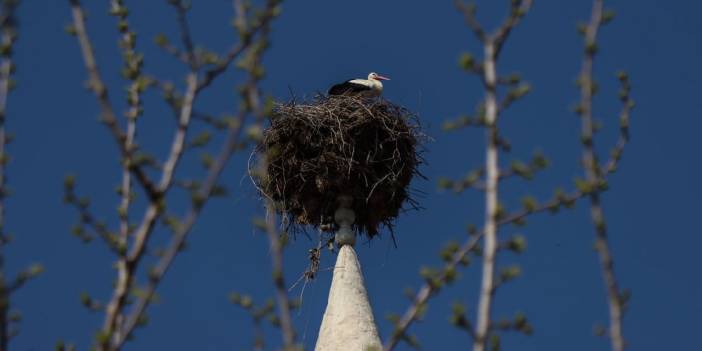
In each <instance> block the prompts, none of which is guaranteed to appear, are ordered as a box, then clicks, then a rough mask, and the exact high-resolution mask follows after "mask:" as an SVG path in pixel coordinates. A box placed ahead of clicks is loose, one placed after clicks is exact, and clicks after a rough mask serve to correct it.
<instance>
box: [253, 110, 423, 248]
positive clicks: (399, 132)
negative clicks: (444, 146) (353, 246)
mask: <svg viewBox="0 0 702 351" xmlns="http://www.w3.org/2000/svg"><path fill="white" fill-rule="evenodd" d="M423 139H424V136H423V134H422V133H421V131H420V129H419V124H418V122H417V118H416V116H415V115H414V114H413V113H412V112H410V111H409V110H407V109H405V108H403V107H401V106H398V105H395V104H393V103H391V102H389V101H387V100H384V99H381V98H364V97H359V96H330V97H325V96H318V97H316V98H314V99H313V100H312V101H308V102H302V103H298V102H295V101H292V102H289V103H287V104H279V105H277V106H276V107H275V109H274V111H273V113H272V115H271V125H270V127H269V128H268V129H267V130H266V131H265V132H264V134H263V141H262V142H261V144H260V145H259V147H258V149H257V152H258V154H259V157H260V156H264V157H262V160H265V166H266V167H265V170H264V173H265V174H262V175H261V176H260V177H259V178H258V184H257V185H258V187H259V189H260V191H261V192H262V193H263V195H264V196H267V197H268V198H270V199H272V200H273V201H274V202H275V204H276V207H277V210H278V211H279V212H280V213H282V214H283V215H284V216H287V218H288V219H289V220H290V223H291V224H292V225H297V226H298V227H299V226H304V225H311V226H313V227H315V228H321V229H322V230H326V231H329V230H332V229H336V228H335V224H334V220H333V218H334V212H335V211H336V209H337V205H338V204H337V199H338V198H339V196H340V195H349V196H351V197H352V198H353V205H352V207H353V210H354V212H355V214H356V222H355V223H354V226H355V229H356V230H357V232H358V233H359V234H360V233H366V234H367V235H368V236H369V237H370V238H372V237H373V236H374V235H376V234H378V231H379V228H380V226H381V225H384V226H385V227H386V228H388V229H389V230H390V231H392V223H393V220H394V219H395V218H396V217H397V216H398V214H399V212H400V211H401V210H402V209H403V205H409V207H411V208H416V207H417V206H416V202H415V201H414V200H413V199H412V198H411V197H410V195H411V194H410V188H409V186H410V182H411V180H412V178H413V176H414V175H420V174H419V172H418V170H417V167H418V166H419V165H420V164H421V163H422V158H421V155H420V151H421V142H422V141H423Z"/></svg>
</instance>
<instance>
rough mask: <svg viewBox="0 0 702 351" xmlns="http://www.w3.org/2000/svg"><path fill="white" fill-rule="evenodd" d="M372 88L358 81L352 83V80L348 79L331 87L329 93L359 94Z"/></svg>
mask: <svg viewBox="0 0 702 351" xmlns="http://www.w3.org/2000/svg"><path fill="white" fill-rule="evenodd" d="M368 90H371V88H370V87H369V86H366V85H363V84H358V83H352V82H351V81H350V80H347V81H345V82H343V83H340V84H336V85H334V86H332V87H331V88H329V92H328V94H329V95H347V94H358V93H361V92H364V91H368Z"/></svg>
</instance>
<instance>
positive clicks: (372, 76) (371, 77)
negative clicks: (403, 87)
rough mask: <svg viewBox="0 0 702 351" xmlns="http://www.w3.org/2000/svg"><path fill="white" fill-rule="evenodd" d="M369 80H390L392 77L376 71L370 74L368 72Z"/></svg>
mask: <svg viewBox="0 0 702 351" xmlns="http://www.w3.org/2000/svg"><path fill="white" fill-rule="evenodd" d="M368 80H390V78H388V77H383V76H381V75H380V74H378V73H375V72H371V73H370V74H368Z"/></svg>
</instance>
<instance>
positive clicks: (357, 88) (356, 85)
mask: <svg viewBox="0 0 702 351" xmlns="http://www.w3.org/2000/svg"><path fill="white" fill-rule="evenodd" d="M381 80H390V78H387V77H383V76H381V75H379V74H378V73H375V72H371V73H370V74H368V79H351V80H347V81H345V82H343V83H339V84H336V85H334V86H332V87H331V88H329V95H364V96H380V94H381V93H382V92H383V83H382V82H381Z"/></svg>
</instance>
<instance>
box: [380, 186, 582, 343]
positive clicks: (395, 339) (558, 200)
mask: <svg viewBox="0 0 702 351" xmlns="http://www.w3.org/2000/svg"><path fill="white" fill-rule="evenodd" d="M585 195H586V194H585V193H583V192H581V191H579V190H577V191H574V192H572V193H570V194H562V195H560V194H559V195H556V196H554V197H553V198H552V199H550V200H548V201H546V202H544V203H542V204H540V205H537V206H535V207H533V208H524V209H521V210H519V211H515V212H513V213H511V214H509V215H506V216H504V217H500V218H499V219H498V221H497V226H498V227H501V226H504V225H507V224H518V223H521V222H522V221H524V220H525V219H526V217H528V216H530V215H532V214H537V213H542V212H546V211H553V210H554V209H557V208H559V207H560V206H571V205H572V204H573V203H575V201H577V200H579V199H581V198H582V197H584V196H585ZM484 235H485V230H484V229H483V230H479V231H476V232H475V233H471V235H470V237H469V238H468V239H466V241H465V242H464V243H463V244H462V245H461V246H460V248H459V249H458V250H457V251H456V252H455V253H454V254H453V255H452V256H451V259H450V260H449V261H448V262H447V264H446V266H445V267H444V268H443V269H442V273H441V274H440V275H439V276H438V277H436V279H435V280H436V281H437V282H442V283H446V282H448V279H449V278H448V275H449V274H450V273H449V272H452V271H455V269H456V268H457V267H458V266H459V265H460V264H462V263H464V262H465V258H466V256H467V255H468V253H470V252H471V251H473V250H475V249H476V248H477V247H478V243H479V242H480V239H482V238H483V236H484ZM441 286H442V285H441V284H436V283H426V284H424V285H423V286H422V287H421V288H420V289H419V292H417V294H416V295H415V296H414V297H413V299H412V304H411V305H410V306H409V307H408V308H407V310H406V311H405V313H404V314H403V315H402V317H401V318H400V320H399V321H398V322H397V323H396V324H395V328H394V330H393V332H392V334H391V335H390V336H389V337H388V339H387V341H386V342H385V345H384V348H383V349H384V350H385V351H390V350H393V349H394V348H395V346H397V344H398V343H399V342H400V340H402V339H403V338H404V337H405V335H406V334H407V329H409V327H410V325H411V324H412V323H413V322H414V321H416V320H417V319H418V315H419V312H420V311H421V310H422V308H423V306H425V305H426V303H427V301H428V300H429V299H430V298H431V297H432V296H434V295H436V294H437V293H438V292H439V290H441Z"/></svg>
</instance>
